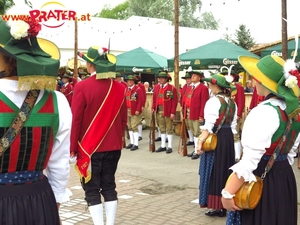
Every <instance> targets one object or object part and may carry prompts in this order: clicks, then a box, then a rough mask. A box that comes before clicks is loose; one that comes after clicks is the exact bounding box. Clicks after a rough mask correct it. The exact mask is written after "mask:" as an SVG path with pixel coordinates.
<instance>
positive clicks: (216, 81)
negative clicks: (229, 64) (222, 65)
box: [201, 73, 236, 91]
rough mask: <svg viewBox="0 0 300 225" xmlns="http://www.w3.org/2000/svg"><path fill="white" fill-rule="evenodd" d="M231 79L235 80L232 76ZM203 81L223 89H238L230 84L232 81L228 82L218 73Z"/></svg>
mask: <svg viewBox="0 0 300 225" xmlns="http://www.w3.org/2000/svg"><path fill="white" fill-rule="evenodd" d="M230 78H231V79H233V78H232V77H231V76H230ZM201 80H202V81H206V82H209V83H212V84H216V85H218V86H220V87H223V88H230V89H231V90H232V91H233V90H235V89H236V87H235V86H234V85H232V84H231V83H230V81H227V80H226V76H224V75H223V74H221V73H216V74H214V75H212V76H211V77H207V78H202V79H201Z"/></svg>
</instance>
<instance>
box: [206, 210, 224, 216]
mask: <svg viewBox="0 0 300 225" xmlns="http://www.w3.org/2000/svg"><path fill="white" fill-rule="evenodd" d="M219 212H220V211H219V210H214V209H212V210H210V211H208V212H206V213H205V215H206V216H218V215H219Z"/></svg>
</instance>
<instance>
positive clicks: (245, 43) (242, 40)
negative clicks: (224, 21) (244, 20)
mask: <svg viewBox="0 0 300 225" xmlns="http://www.w3.org/2000/svg"><path fill="white" fill-rule="evenodd" d="M234 36H235V37H236V39H235V40H232V42H233V43H234V44H236V45H238V46H240V47H242V48H244V49H247V50H248V49H250V48H251V47H252V46H253V45H254V44H255V41H254V38H253V37H251V34H250V30H249V29H247V28H246V25H244V24H241V25H240V26H239V30H236V31H235V34H234Z"/></svg>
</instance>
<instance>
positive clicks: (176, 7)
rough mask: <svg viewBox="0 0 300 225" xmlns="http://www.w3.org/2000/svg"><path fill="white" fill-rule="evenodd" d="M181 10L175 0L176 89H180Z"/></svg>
mask: <svg viewBox="0 0 300 225" xmlns="http://www.w3.org/2000/svg"><path fill="white" fill-rule="evenodd" d="M178 20H179V8H178V0H174V28H175V36H174V49H175V56H174V84H175V87H176V89H177V90H178V87H179V53H178V46H179V21H178Z"/></svg>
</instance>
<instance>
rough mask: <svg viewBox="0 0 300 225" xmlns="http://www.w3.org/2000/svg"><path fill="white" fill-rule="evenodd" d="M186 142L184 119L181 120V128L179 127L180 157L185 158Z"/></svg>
mask: <svg viewBox="0 0 300 225" xmlns="http://www.w3.org/2000/svg"><path fill="white" fill-rule="evenodd" d="M186 141H187V134H186V125H185V119H184V118H182V121H181V127H180V138H179V144H178V154H180V155H182V156H187V146H186Z"/></svg>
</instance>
